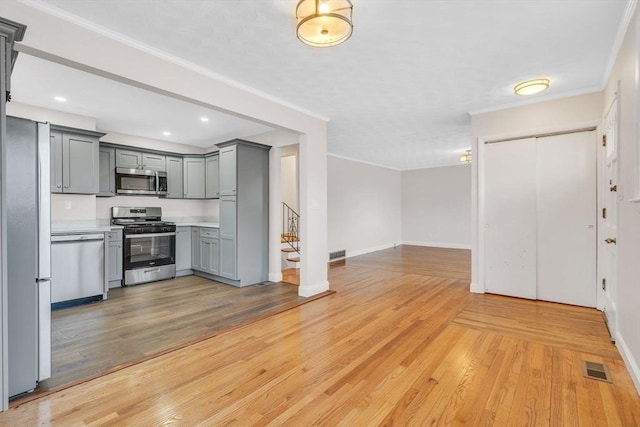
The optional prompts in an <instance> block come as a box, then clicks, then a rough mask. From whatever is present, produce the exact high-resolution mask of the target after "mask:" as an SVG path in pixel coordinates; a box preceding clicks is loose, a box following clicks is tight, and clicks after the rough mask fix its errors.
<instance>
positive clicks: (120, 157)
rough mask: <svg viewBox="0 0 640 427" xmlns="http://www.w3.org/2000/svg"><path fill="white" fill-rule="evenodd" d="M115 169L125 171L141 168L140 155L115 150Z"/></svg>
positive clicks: (129, 151)
mask: <svg viewBox="0 0 640 427" xmlns="http://www.w3.org/2000/svg"><path fill="white" fill-rule="evenodd" d="M116 167H118V168H127V169H141V168H142V153H141V152H139V151H131V150H120V149H117V150H116Z"/></svg>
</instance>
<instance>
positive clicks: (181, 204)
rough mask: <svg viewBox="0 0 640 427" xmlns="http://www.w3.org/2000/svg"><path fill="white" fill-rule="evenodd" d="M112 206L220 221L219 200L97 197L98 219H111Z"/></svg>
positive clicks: (168, 216)
mask: <svg viewBox="0 0 640 427" xmlns="http://www.w3.org/2000/svg"><path fill="white" fill-rule="evenodd" d="M112 206H154V207H155V206H157V207H161V208H162V216H163V217H164V218H174V219H179V218H194V217H200V218H201V217H207V218H208V219H209V220H210V221H215V222H217V221H218V219H219V212H220V208H219V202H218V200H190V199H165V198H162V197H153V196H116V197H96V202H95V210H96V218H97V219H108V218H111V207H112ZM52 216H53V214H52Z"/></svg>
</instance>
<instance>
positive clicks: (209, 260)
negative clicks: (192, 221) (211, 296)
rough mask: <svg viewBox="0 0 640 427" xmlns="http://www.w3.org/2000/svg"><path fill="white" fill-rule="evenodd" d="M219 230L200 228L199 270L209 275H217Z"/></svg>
mask: <svg viewBox="0 0 640 427" xmlns="http://www.w3.org/2000/svg"><path fill="white" fill-rule="evenodd" d="M218 236H219V230H218V229H217V228H200V270H201V271H204V272H205V273H209V274H219V273H218V265H219V262H220V261H219V257H220V249H219V245H220V243H219V240H218Z"/></svg>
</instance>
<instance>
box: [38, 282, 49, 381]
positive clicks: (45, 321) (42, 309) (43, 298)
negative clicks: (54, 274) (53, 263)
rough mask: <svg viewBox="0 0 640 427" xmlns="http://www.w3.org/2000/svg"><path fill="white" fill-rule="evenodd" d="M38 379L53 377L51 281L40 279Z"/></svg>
mask: <svg viewBox="0 0 640 427" xmlns="http://www.w3.org/2000/svg"><path fill="white" fill-rule="evenodd" d="M37 286H38V381H42V380H46V379H47V378H51V281H49V280H39V281H38V284H37Z"/></svg>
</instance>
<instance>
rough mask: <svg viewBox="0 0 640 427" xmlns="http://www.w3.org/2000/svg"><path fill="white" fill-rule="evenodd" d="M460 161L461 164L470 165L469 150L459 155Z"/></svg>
mask: <svg viewBox="0 0 640 427" xmlns="http://www.w3.org/2000/svg"><path fill="white" fill-rule="evenodd" d="M460 161H461V162H462V163H471V150H467V151H465V152H464V154H461V155H460Z"/></svg>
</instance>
